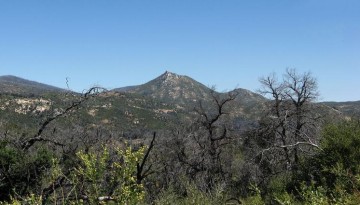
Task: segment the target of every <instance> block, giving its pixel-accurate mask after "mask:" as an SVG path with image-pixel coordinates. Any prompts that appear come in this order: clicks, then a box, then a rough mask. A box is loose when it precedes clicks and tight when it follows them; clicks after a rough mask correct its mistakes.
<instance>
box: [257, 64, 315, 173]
mask: <svg viewBox="0 0 360 205" xmlns="http://www.w3.org/2000/svg"><path fill="white" fill-rule="evenodd" d="M260 83H261V84H262V86H263V88H262V90H261V91H260V92H261V93H262V94H263V95H264V96H267V97H269V98H270V101H269V102H268V110H267V111H266V112H265V115H264V116H263V118H262V119H261V121H260V126H259V128H258V129H257V130H256V133H257V134H256V137H255V138H256V139H257V141H258V145H260V148H259V149H260V152H259V155H258V156H257V158H258V159H259V160H260V161H261V160H264V159H265V158H266V157H265V154H266V155H267V158H268V159H270V158H271V160H272V161H271V162H270V164H272V165H273V166H274V165H277V164H278V165H279V166H280V167H281V168H278V169H277V170H278V171H280V172H281V170H282V169H283V170H290V171H296V170H297V168H298V165H299V159H300V155H301V154H304V153H307V152H311V150H312V149H313V148H319V147H318V145H317V134H318V133H317V129H318V126H319V122H318V120H319V119H320V117H321V116H320V115H319V114H318V113H316V111H315V105H314V104H313V102H314V101H315V100H316V98H317V97H318V91H317V82H316V79H315V78H314V77H312V76H311V74H310V73H303V74H298V73H296V70H295V69H287V70H286V73H285V74H284V77H283V81H282V82H279V81H278V80H277V78H276V76H275V75H270V76H268V77H265V78H261V79H260ZM259 142H261V143H260V144H259ZM275 170H276V169H275ZM273 172H274V173H276V172H277V171H274V170H273Z"/></svg>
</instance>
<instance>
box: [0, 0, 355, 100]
mask: <svg viewBox="0 0 360 205" xmlns="http://www.w3.org/2000/svg"><path fill="white" fill-rule="evenodd" d="M359 11H360V1H358V0H271V1H270V0H247V1H246V0H217V1H216V0H206V1H205V0H143V1H140V0H131V1H129V0H127V1H126V0H102V1H100V0H98V1H95V0H52V1H49V0H21V1H20V0H0V75H15V76H19V77H22V78H26V79H29V80H34V81H38V82H42V83H46V84H50V85H54V86H58V87H61V88H66V86H67V85H66V81H67V79H68V81H69V83H68V85H69V87H70V88H71V89H72V90H74V91H81V90H84V89H87V88H89V87H91V86H94V85H100V86H103V87H105V88H108V89H112V88H117V87H123V86H128V85H138V84H143V83H145V82H147V81H149V80H151V79H153V78H155V77H157V76H159V75H161V74H162V73H164V72H165V71H166V70H168V71H171V72H174V73H177V74H180V75H187V76H190V77H192V78H193V79H195V80H197V81H199V82H201V83H203V84H205V85H208V86H213V85H215V86H216V87H217V90H218V91H229V90H232V89H234V88H245V89H249V90H252V91H256V90H257V89H259V88H260V87H261V86H260V83H259V78H260V77H263V76H267V75H269V74H271V73H277V75H278V76H279V78H281V77H282V74H283V73H284V71H285V70H286V68H296V69H297V71H298V72H299V73H302V72H311V73H312V75H313V76H314V77H315V78H316V79H317V81H318V84H319V92H320V98H319V101H355V100H360V91H359V89H360V80H359V78H360V12H359Z"/></svg>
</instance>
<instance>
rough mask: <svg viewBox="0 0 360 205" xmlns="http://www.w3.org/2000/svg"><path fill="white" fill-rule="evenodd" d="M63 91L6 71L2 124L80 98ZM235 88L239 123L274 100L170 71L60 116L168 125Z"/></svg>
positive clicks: (231, 109)
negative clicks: (225, 89) (226, 89)
mask: <svg viewBox="0 0 360 205" xmlns="http://www.w3.org/2000/svg"><path fill="white" fill-rule="evenodd" d="M64 91H65V90H63V89H60V88H57V87H54V86H50V85H45V84H42V83H38V82H34V81H29V80H25V79H22V78H18V77H15V76H1V77H0V116H2V117H1V118H0V129H1V125H6V126H10V127H13V126H14V125H16V124H19V123H21V127H31V128H34V129H35V128H36V127H37V126H38V125H39V123H40V122H41V121H42V120H43V119H44V117H46V116H48V115H49V114H50V115H51V113H56V112H57V111H58V110H61V109H64V108H66V106H68V105H70V104H71V103H72V102H74V101H76V100H78V98H79V95H69V93H67V92H64ZM47 93H50V94H47ZM234 93H236V94H237V96H236V98H235V100H234V101H232V102H230V103H229V104H227V106H226V112H227V113H229V114H230V115H229V116H230V117H229V118H228V119H229V122H232V123H234V124H235V125H236V126H237V127H240V128H241V127H244V125H246V124H248V123H252V122H256V120H257V119H259V118H260V116H262V113H263V111H264V110H265V108H266V107H267V106H268V102H270V101H269V99H267V98H265V97H263V96H261V95H259V94H257V93H254V92H251V91H249V90H246V89H242V88H238V89H235V90H232V91H230V92H221V93H220V92H216V91H214V90H212V89H210V88H208V87H206V86H205V85H203V84H201V83H199V82H197V81H196V80H194V79H192V78H190V77H188V76H184V75H178V74H175V73H171V72H168V71H166V72H165V73H163V74H162V75H160V76H159V77H157V78H155V79H153V80H151V81H149V82H147V83H145V84H142V85H137V86H128V87H123V88H117V89H114V90H112V91H109V92H105V93H102V94H101V95H98V96H97V97H95V98H91V99H89V100H88V101H86V102H85V103H84V104H83V105H82V106H81V109H78V110H77V111H76V112H74V113H72V114H71V115H69V116H68V117H67V118H66V120H65V118H64V120H62V121H61V120H60V121H59V123H60V124H59V126H62V127H63V128H64V127H65V128H67V127H71V126H80V127H84V126H88V127H91V128H95V129H97V128H100V127H103V128H105V129H106V130H112V131H114V132H118V131H121V132H122V131H126V130H136V129H148V130H154V129H155V130H156V129H167V128H169V127H173V126H177V125H179V124H180V123H183V122H193V120H194V117H196V114H195V112H194V107H197V106H199V102H201V103H202V106H203V108H204V109H206V110H209V111H214V109H216V103H215V101H214V96H215V97H218V98H226V97H227V96H228V95H229V94H234ZM314 106H316V107H317V108H316V109H317V111H318V112H319V113H323V114H325V115H327V116H331V117H330V118H336V119H337V118H338V116H340V115H341V113H343V112H344V113H346V114H349V113H351V112H352V111H353V110H355V111H356V109H358V108H360V101H359V102H357V103H350V105H347V104H346V103H345V105H342V104H339V105H338V104H336V105H335V104H331V103H325V104H322V103H319V104H314ZM329 106H330V107H329ZM334 106H335V107H336V108H334ZM356 106H357V107H356ZM332 107H333V108H332ZM358 112H360V109H358ZM30 124H32V125H30ZM23 125H26V126H23ZM16 129H17V130H18V129H19V128H18V127H17V128H16Z"/></svg>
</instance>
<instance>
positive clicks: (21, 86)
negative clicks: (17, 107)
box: [0, 75, 65, 95]
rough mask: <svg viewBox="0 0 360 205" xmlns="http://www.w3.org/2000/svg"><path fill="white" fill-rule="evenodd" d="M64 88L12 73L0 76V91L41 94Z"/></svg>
mask: <svg viewBox="0 0 360 205" xmlns="http://www.w3.org/2000/svg"><path fill="white" fill-rule="evenodd" d="M64 91H65V90H64V89H61V88H58V87H54V86H51V85H46V84H43V83H38V82H35V81H30V80H26V79H23V78H19V77H16V76H12V75H5V76H0V93H9V94H19V95H41V94H44V93H48V92H64Z"/></svg>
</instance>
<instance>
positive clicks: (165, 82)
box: [115, 71, 210, 104]
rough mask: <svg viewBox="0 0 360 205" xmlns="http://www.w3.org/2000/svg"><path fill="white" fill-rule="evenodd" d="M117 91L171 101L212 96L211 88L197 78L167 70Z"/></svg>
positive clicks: (192, 100) (193, 100) (188, 101)
mask: <svg viewBox="0 0 360 205" xmlns="http://www.w3.org/2000/svg"><path fill="white" fill-rule="evenodd" d="M115 91H122V92H129V93H137V94H141V95H144V96H148V97H152V98H156V99H161V100H162V101H166V102H170V103H175V102H176V103H180V104H187V103H194V102H197V101H198V100H200V99H208V98H209V97H210V89H209V88H208V87H206V86H205V85H203V84H201V83H199V82H197V81H196V80H194V79H192V78H190V77H188V76H185V75H178V74H176V73H172V72H169V71H166V72H165V73H163V74H162V75H160V76H159V77H157V78H155V79H153V80H151V81H149V82H147V83H145V84H142V85H139V86H132V87H126V88H118V89H115Z"/></svg>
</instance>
